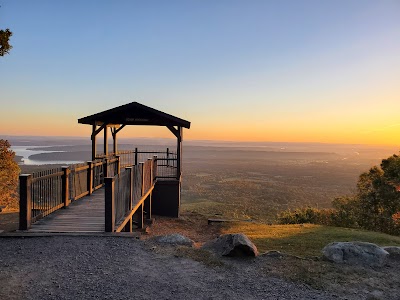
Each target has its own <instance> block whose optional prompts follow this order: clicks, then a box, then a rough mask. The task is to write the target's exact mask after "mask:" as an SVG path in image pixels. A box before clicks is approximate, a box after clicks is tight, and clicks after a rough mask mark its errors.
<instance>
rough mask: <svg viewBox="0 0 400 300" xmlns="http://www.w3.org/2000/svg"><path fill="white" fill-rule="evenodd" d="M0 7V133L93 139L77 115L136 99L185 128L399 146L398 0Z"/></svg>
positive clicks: (152, 133) (199, 133)
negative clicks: (6, 38) (2, 45)
mask: <svg viewBox="0 0 400 300" xmlns="http://www.w3.org/2000/svg"><path fill="white" fill-rule="evenodd" d="M0 6H1V7H0V29H5V28H10V30H11V31H12V32H13V36H12V38H11V41H10V43H11V45H12V46H13V49H12V50H11V51H10V54H9V55H6V56H4V57H0V137H1V135H37V136H54V135H56V136H87V137H89V135H90V133H91V127H90V126H88V125H82V124H78V123H77V119H78V118H81V117H85V116H87V115H91V114H94V113H97V112H100V111H103V110H106V109H110V108H113V107H116V106H119V105H123V104H126V103H129V102H133V101H137V102H140V103H142V104H145V105H147V106H150V107H153V108H155V109H158V110H161V111H164V112H167V113H169V114H172V115H175V116H177V117H180V118H183V119H185V120H188V121H190V122H191V128H190V129H189V130H185V131H184V139H190V140H227V141H275V142H321V143H350V144H384V145H400V117H399V113H400V1H398V0H395V1H389V0H379V1H378V0H374V1H369V0H360V1H357V0H332V1H330V0H326V1H320V0H315V1H314V0H306V1H298V0H293V1H290V0H282V1H268V0H263V1H256V0H241V1H237V0H202V1H200V0H197V1H196V0H193V1H174V0H170V1H163V0H161V1H152V0H150V1H124V0H119V1H111V0H109V1H104V0H86V1H78V0H68V1H63V0H58V1H52V0H49V1H44V0H43V1H41V0H37V1H23V0H0ZM120 134H121V137H173V136H171V133H170V132H169V130H168V129H166V128H158V127H151V128H150V127H140V126H135V127H133V126H131V127H129V128H128V127H127V128H124V129H123V130H122V131H121V133H120Z"/></svg>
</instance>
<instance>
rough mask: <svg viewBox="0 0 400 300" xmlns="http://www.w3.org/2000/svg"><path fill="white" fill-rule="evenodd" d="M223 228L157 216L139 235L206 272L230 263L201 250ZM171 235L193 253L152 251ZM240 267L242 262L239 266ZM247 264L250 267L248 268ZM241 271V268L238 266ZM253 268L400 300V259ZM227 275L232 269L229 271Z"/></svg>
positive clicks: (192, 218) (5, 216)
mask: <svg viewBox="0 0 400 300" xmlns="http://www.w3.org/2000/svg"><path fill="white" fill-rule="evenodd" d="M221 226H223V225H221V224H218V223H214V224H211V225H209V224H208V222H207V218H205V217H204V216H202V215H199V214H197V213H189V212H186V213H184V214H182V216H181V217H180V218H179V219H171V218H166V217H159V216H156V217H155V218H154V221H153V223H152V224H150V225H149V227H148V229H147V230H143V231H141V232H140V239H141V240H144V242H145V244H148V245H150V246H149V247H148V248H147V249H149V251H152V252H155V253H158V254H160V255H166V256H171V257H180V258H184V259H191V260H194V261H196V262H199V263H201V264H202V265H204V266H205V267H210V268H215V267H221V266H224V265H225V266H227V265H230V264H231V261H228V260H227V259H225V258H217V257H215V256H213V255H211V254H210V253H208V252H207V251H204V250H201V249H199V247H200V246H201V245H202V244H203V243H205V242H206V241H209V240H212V239H214V238H216V237H218V236H219V235H220V233H221V228H222V227H221ZM17 228H18V213H15V212H6V213H4V212H2V213H0V231H1V230H3V231H4V232H10V231H13V230H16V229H17ZM172 233H179V234H182V235H184V236H186V237H188V238H190V239H192V240H193V241H195V245H196V247H195V248H194V249H191V248H187V247H160V246H156V247H153V246H152V244H151V238H152V237H154V236H159V235H166V234H172ZM240 263H242V262H239V264H240ZM248 267H249V265H247V263H246V268H248ZM240 268H241V267H240ZM251 268H254V270H255V271H256V272H257V273H261V274H265V276H268V277H271V276H272V277H274V278H277V279H279V280H285V281H287V280H288V281H289V282H293V283H296V284H306V285H307V286H310V287H311V288H312V289H316V290H320V291H326V292H328V293H329V294H331V295H332V294H334V295H336V296H337V297H339V298H342V297H343V298H344V299H370V300H371V299H397V300H398V299H400V272H399V271H398V270H400V259H399V258H396V259H390V260H389V261H388V264H387V265H386V266H384V267H381V268H364V267H360V266H358V267H357V266H347V265H336V264H333V263H330V262H327V261H323V260H322V259H318V258H299V257H294V256H290V255H285V254H284V253H282V254H280V255H279V254H278V255H274V256H268V255H260V256H259V257H258V258H257V259H256V260H252V262H251ZM227 272H229V268H228V269H227Z"/></svg>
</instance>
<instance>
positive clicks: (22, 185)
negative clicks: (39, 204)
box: [19, 174, 32, 230]
mask: <svg viewBox="0 0 400 300" xmlns="http://www.w3.org/2000/svg"><path fill="white" fill-rule="evenodd" d="M31 187H32V175H31V174H21V175H20V176H19V230H28V229H29V228H30V227H31V221H32V194H31V193H32V192H31Z"/></svg>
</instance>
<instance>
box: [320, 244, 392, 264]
mask: <svg viewBox="0 0 400 300" xmlns="http://www.w3.org/2000/svg"><path fill="white" fill-rule="evenodd" d="M322 253H323V256H324V258H326V259H328V260H330V261H332V262H335V263H340V264H349V265H362V266H371V267H381V266H383V265H384V264H385V262H386V258H387V256H388V255H389V253H388V252H387V251H385V250H384V249H382V248H381V247H379V246H377V245H375V244H372V243H365V242H334V243H330V244H329V245H327V246H325V247H324V249H322Z"/></svg>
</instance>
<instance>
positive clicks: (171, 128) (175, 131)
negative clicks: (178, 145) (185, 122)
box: [167, 125, 179, 138]
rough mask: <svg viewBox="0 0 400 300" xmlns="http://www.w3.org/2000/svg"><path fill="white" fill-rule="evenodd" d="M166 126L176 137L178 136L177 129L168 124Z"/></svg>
mask: <svg viewBox="0 0 400 300" xmlns="http://www.w3.org/2000/svg"><path fill="white" fill-rule="evenodd" d="M167 128H168V129H169V130H170V131H171V132H172V133H173V134H174V135H175V136H176V137H177V138H179V129H176V128H175V127H174V126H171V125H168V126H167Z"/></svg>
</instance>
